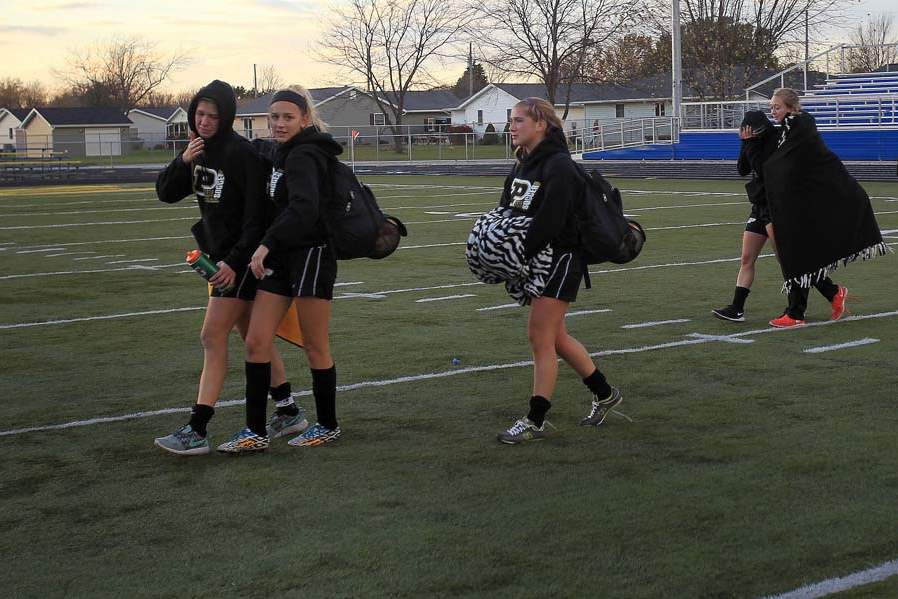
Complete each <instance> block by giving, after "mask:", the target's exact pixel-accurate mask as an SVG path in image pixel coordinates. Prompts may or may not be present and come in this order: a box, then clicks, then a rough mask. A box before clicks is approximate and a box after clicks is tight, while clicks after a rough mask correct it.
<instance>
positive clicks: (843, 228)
mask: <svg viewBox="0 0 898 599" xmlns="http://www.w3.org/2000/svg"><path fill="white" fill-rule="evenodd" d="M770 106H771V114H772V115H773V118H774V120H776V121H777V122H779V123H781V124H782V131H781V133H780V139H779V145H778V147H777V150H776V151H775V152H774V153H773V154H772V155H771V156H770V158H769V159H768V160H767V162H766V163H765V164H764V180H765V181H766V186H767V204H768V206H769V208H770V217H771V220H772V221H773V228H774V231H775V232H776V245H777V252H778V256H779V261H780V266H781V267H782V270H783V278H784V279H785V282H784V284H783V289H784V291H788V292H790V298H789V308H788V309H787V311H786V313H785V314H783V316H781V317H780V318H777V319H774V320H772V321H770V324H771V325H773V326H781V327H782V326H795V325H797V324H804V320H803V318H804V309H805V306H806V305H807V296H808V290H809V288H810V287H812V286H817V287H818V288H820V287H821V285H820V284H821V283H824V285H823V288H820V291H821V292H822V293H823V294H824V295H825V296H826V297H827V299H828V300H830V302H831V303H832V308H833V310H832V318H833V319H834V320H835V319H838V318H840V317H841V316H842V314H843V313H844V311H845V298H846V297H847V289H845V288H844V287H838V286H836V285H835V284H833V283H832V282H831V281H829V283H828V284H826V282H827V280H828V279H827V272H828V271H831V270H835V269H836V268H837V267H839V266H840V265H841V266H845V265H847V264H848V263H850V262H854V261H855V260H858V259H861V260H867V259H869V258H873V257H875V256H880V255H883V254H885V253H886V252H887V251H890V250H889V248H888V246H886V245H885V243H883V240H882V235H881V234H880V231H879V225H878V224H877V223H876V218H875V217H874V215H873V208H872V206H871V205H870V198H869V197H868V196H867V192H866V191H864V189H863V187H861V186H860V184H859V183H858V182H857V181H856V180H855V179H854V177H852V176H851V175H850V174H848V171H847V170H846V168H845V165H843V164H842V162H841V161H840V160H839V158H838V157H837V156H836V155H835V154H834V153H833V152H832V151H830V149H829V148H827V147H826V144H825V143H824V142H823V139H822V138H821V137H820V134H819V133H818V132H817V125H816V123H815V121H814V117H813V116H811V115H810V114H808V113H806V112H802V111H801V105H800V103H799V100H798V94H797V93H796V92H795V91H794V90H791V89H788V88H782V89H778V90H776V92H775V93H774V95H773V98H772V99H771V101H770Z"/></svg>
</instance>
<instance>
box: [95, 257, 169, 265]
mask: <svg viewBox="0 0 898 599" xmlns="http://www.w3.org/2000/svg"><path fill="white" fill-rule="evenodd" d="M158 261H159V258H138V259H136V260H115V261H114V262H107V263H106V264H135V263H137V262H158Z"/></svg>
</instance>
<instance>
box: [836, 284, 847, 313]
mask: <svg viewBox="0 0 898 599" xmlns="http://www.w3.org/2000/svg"><path fill="white" fill-rule="evenodd" d="M847 301H848V288H847V287H842V286H839V292H838V293H836V296H835V297H834V298H833V302H832V303H833V317H832V319H833V320H839V319H840V318H842V315H843V314H845V310H846V306H845V304H846V303H847Z"/></svg>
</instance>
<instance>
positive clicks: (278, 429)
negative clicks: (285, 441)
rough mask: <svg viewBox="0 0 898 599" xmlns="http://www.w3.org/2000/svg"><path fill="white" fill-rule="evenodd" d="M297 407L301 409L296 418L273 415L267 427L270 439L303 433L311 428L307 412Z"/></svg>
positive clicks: (285, 415)
mask: <svg viewBox="0 0 898 599" xmlns="http://www.w3.org/2000/svg"><path fill="white" fill-rule="evenodd" d="M296 407H297V408H299V412H298V413H297V414H296V415H295V416H290V415H289V414H278V413H277V412H275V413H274V414H272V415H271V419H270V420H269V421H268V426H267V427H266V429H267V431H268V437H269V438H270V439H277V438H278V437H284V436H286V435H291V434H293V433H301V432H303V431H304V430H306V429H307V428H309V421H308V420H306V413H305V411H304V410H303V409H302V408H300V407H299V406H296Z"/></svg>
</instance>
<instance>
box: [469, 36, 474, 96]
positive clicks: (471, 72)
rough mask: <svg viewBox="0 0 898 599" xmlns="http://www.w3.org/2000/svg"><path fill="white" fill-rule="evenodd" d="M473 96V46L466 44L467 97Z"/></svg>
mask: <svg viewBox="0 0 898 599" xmlns="http://www.w3.org/2000/svg"><path fill="white" fill-rule="evenodd" d="M473 95H474V44H473V43H471V42H468V97H469V98H470V97H471V96H473Z"/></svg>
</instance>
